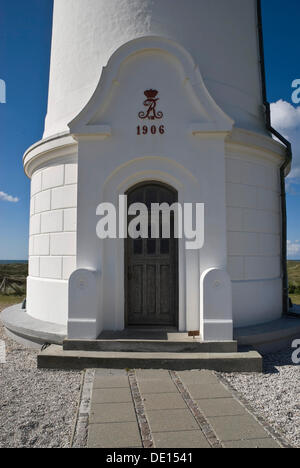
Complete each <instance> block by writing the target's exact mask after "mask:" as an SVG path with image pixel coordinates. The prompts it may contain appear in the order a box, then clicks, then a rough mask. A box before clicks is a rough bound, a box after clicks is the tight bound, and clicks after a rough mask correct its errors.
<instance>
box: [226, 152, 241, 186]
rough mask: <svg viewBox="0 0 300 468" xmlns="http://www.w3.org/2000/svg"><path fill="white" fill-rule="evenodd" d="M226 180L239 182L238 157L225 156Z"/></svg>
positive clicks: (239, 167)
mask: <svg viewBox="0 0 300 468" xmlns="http://www.w3.org/2000/svg"><path fill="white" fill-rule="evenodd" d="M226 181H227V182H233V183H236V184H240V183H241V161H240V160H239V159H231V158H226Z"/></svg>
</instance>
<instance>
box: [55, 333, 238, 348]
mask: <svg viewBox="0 0 300 468" xmlns="http://www.w3.org/2000/svg"><path fill="white" fill-rule="evenodd" d="M158 333H159V332H158ZM119 335H120V336H122V332H120V334H119ZM125 335H126V334H125ZM137 335H138V333H137ZM143 335H144V336H145V338H144V337H143ZM154 335H155V334H154ZM175 335H180V338H178V339H174V337H175ZM140 336H142V339H136V338H130V339H113V338H112V339H98V340H69V339H66V340H64V342H63V349H64V350H65V351H92V352H93V351H103V352H106V351H108V352H149V353H162V352H170V353H172V352H173V353H176V352H177V353H235V352H237V341H207V342H204V341H200V340H198V339H193V338H189V337H188V336H187V334H181V333H180V334H175V333H173V334H172V335H171V336H170V337H169V338H166V339H164V340H163V339H148V338H147V334H145V333H144V334H143V333H141V334H140Z"/></svg>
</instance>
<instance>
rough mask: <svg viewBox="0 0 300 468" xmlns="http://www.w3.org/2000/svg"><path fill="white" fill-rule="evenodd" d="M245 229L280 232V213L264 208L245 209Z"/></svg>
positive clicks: (249, 230) (260, 231)
mask: <svg viewBox="0 0 300 468" xmlns="http://www.w3.org/2000/svg"><path fill="white" fill-rule="evenodd" d="M244 229H245V231H248V232H259V233H270V234H271V233H272V234H278V233H279V232H280V216H279V213H274V212H272V211H262V210H245V211H244Z"/></svg>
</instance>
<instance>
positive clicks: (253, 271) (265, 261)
mask: <svg viewBox="0 0 300 468" xmlns="http://www.w3.org/2000/svg"><path fill="white" fill-rule="evenodd" d="M280 270H281V269H280V257H246V258H245V279H246V280H255V279H273V278H278V277H279V276H280Z"/></svg>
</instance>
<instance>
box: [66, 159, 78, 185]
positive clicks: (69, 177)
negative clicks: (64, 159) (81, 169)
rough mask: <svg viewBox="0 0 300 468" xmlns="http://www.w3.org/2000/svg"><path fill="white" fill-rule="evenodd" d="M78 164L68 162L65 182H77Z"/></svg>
mask: <svg viewBox="0 0 300 468" xmlns="http://www.w3.org/2000/svg"><path fill="white" fill-rule="evenodd" d="M77 171H78V165H77V164H66V165H65V184H66V185H68V184H77V178H78V177H77Z"/></svg>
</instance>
